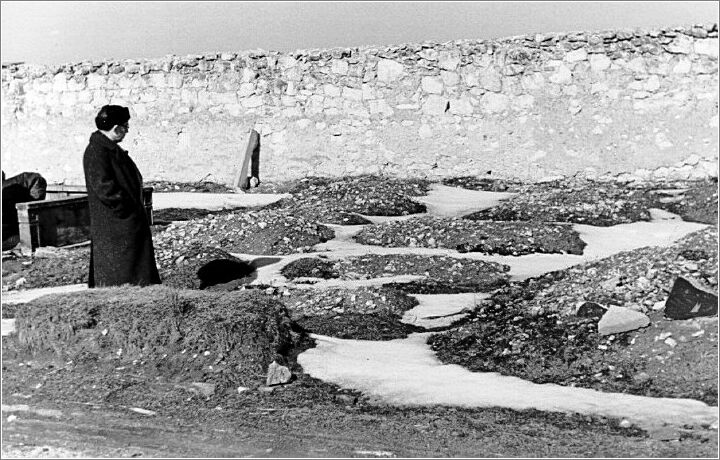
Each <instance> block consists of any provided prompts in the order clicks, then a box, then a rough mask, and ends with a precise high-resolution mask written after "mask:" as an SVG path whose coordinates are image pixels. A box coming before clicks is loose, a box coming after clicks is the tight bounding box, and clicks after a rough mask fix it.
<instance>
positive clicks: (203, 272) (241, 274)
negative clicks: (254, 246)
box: [197, 259, 257, 289]
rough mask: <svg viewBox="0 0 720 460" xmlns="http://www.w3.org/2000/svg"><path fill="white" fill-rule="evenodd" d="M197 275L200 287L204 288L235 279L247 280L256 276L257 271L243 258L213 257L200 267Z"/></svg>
mask: <svg viewBox="0 0 720 460" xmlns="http://www.w3.org/2000/svg"><path fill="white" fill-rule="evenodd" d="M252 275H255V277H252ZM197 276H198V278H199V279H200V289H206V288H207V287H209V286H214V285H216V284H224V283H229V282H230V281H236V280H245V282H249V281H252V279H255V278H257V273H256V269H255V267H254V266H252V265H251V264H249V263H248V262H245V261H243V260H231V259H215V260H211V261H210V262H208V263H206V264H205V265H203V266H202V267H200V269H199V270H198V271H197ZM251 278H252V279H251Z"/></svg>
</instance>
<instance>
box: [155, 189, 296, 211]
mask: <svg viewBox="0 0 720 460" xmlns="http://www.w3.org/2000/svg"><path fill="white" fill-rule="evenodd" d="M291 196H292V195H290V194H289V193H283V194H275V193H192V192H172V193H154V194H153V197H152V200H153V209H167V208H182V209H189V208H193V209H208V210H211V211H219V210H221V209H233V208H254V207H258V206H267V205H269V204H272V203H275V202H277V201H280V200H282V199H283V198H290V197H291Z"/></svg>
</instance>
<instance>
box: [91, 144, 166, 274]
mask: <svg viewBox="0 0 720 460" xmlns="http://www.w3.org/2000/svg"><path fill="white" fill-rule="evenodd" d="M83 169H84V171H85V185H86V187H87V193H88V204H89V207H90V237H91V241H92V244H91V249H90V276H89V278H88V286H90V287H95V286H118V285H121V284H126V283H129V284H135V285H140V286H145V285H148V284H159V283H160V275H159V273H158V269H157V265H156V264H155V250H154V248H153V243H152V234H151V233H150V224H149V222H148V218H147V215H146V213H145V207H144V204H143V198H142V175H141V174H140V171H139V170H138V168H137V166H136V165H135V162H134V161H133V160H132V159H131V158H130V156H129V155H128V153H127V152H126V151H125V150H123V149H122V148H120V146H119V145H118V144H117V143H115V142H113V141H111V140H110V139H108V138H107V136H105V135H104V134H102V133H101V132H100V131H96V132H94V133H93V134H92V135H91V136H90V143H89V144H88V146H87V148H86V149H85V155H84V156H83Z"/></svg>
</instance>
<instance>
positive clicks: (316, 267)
mask: <svg viewBox="0 0 720 460" xmlns="http://www.w3.org/2000/svg"><path fill="white" fill-rule="evenodd" d="M280 273H281V274H282V275H283V276H284V277H285V278H287V279H289V280H292V279H296V278H302V277H312V278H323V279H331V278H339V277H340V274H339V273H338V271H337V269H336V268H335V263H334V262H331V261H329V260H326V259H320V258H318V257H305V258H302V259H298V260H294V261H292V262H290V263H289V264H287V265H285V266H284V267H283V268H282V270H281V271H280Z"/></svg>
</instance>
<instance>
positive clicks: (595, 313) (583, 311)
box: [575, 302, 607, 318]
mask: <svg viewBox="0 0 720 460" xmlns="http://www.w3.org/2000/svg"><path fill="white" fill-rule="evenodd" d="M606 312H607V308H605V307H603V306H602V305H600V304H598V303H595V302H585V303H583V304H582V305H580V307H579V308H578V309H577V312H576V313H575V316H579V317H581V318H601V317H602V316H603V315H604V314H605V313H606Z"/></svg>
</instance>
